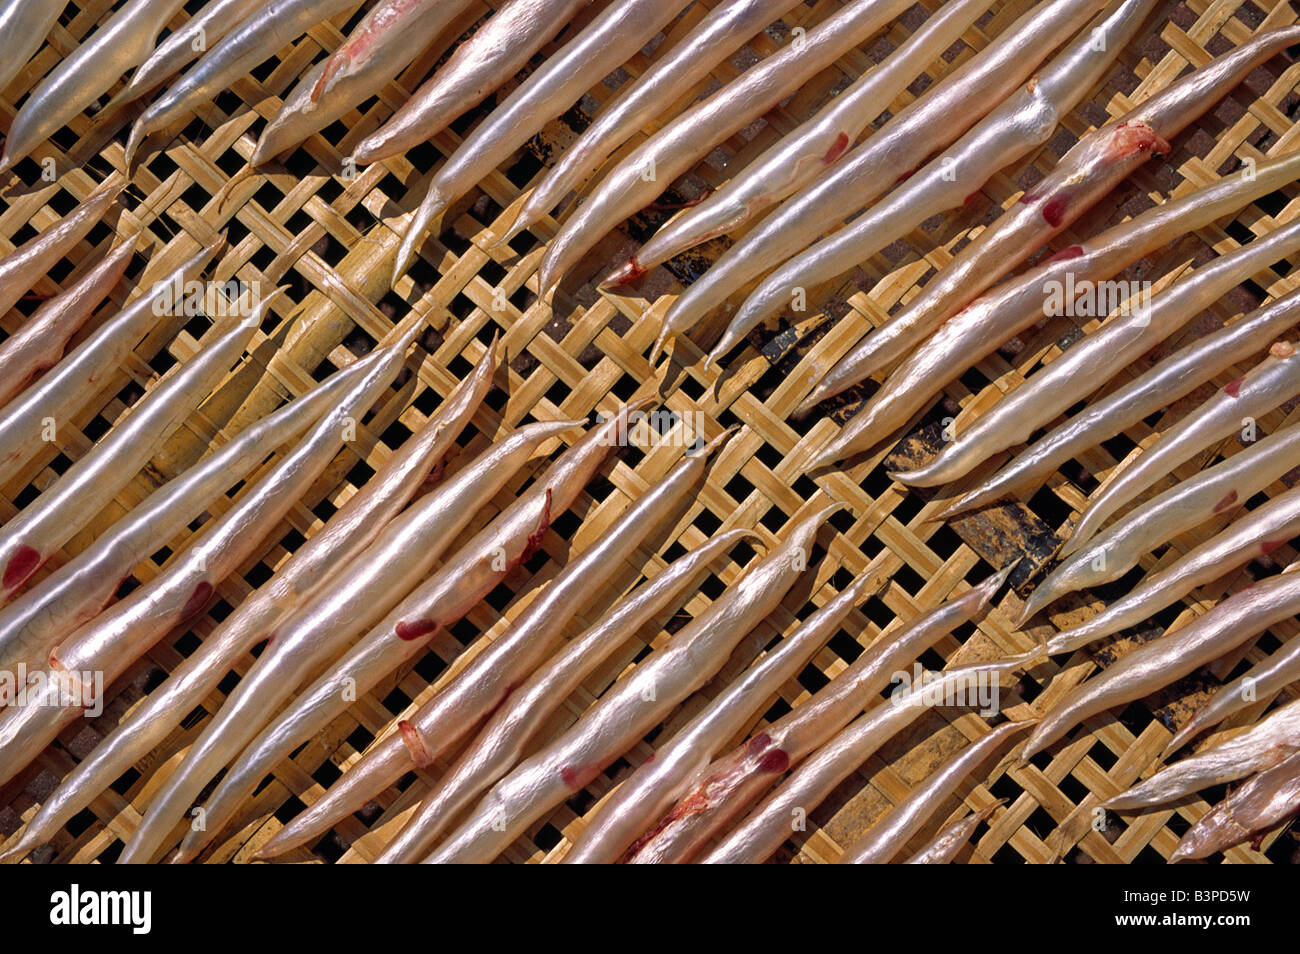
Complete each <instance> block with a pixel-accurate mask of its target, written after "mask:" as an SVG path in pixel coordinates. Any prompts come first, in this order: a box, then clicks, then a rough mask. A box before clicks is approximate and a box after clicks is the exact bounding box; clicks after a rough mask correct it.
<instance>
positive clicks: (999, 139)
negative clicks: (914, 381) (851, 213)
mask: <svg viewBox="0 0 1300 954" xmlns="http://www.w3.org/2000/svg"><path fill="white" fill-rule="evenodd" d="M1154 5H1155V0H1125V2H1124V3H1122V4H1120V5H1118V6H1116V7H1113V9H1112V8H1108V10H1110V11H1111V12H1110V13H1109V15H1108V16H1105V17H1104V18H1099V19H1098V20H1096V21H1094V23H1093V29H1092V30H1086V31H1084V32H1082V33H1081V34H1080V35H1079V36H1078V37H1076V38H1075V39H1074V41H1073V42H1072V43H1071V44H1070V45H1068V46H1067V47H1066V48H1065V49H1064V51H1063V52H1061V53H1060V54H1059V55H1057V56H1056V57H1055V58H1054V59H1052V60H1051V62H1049V63H1048V64H1047V65H1046V66H1044V67H1043V68H1042V70H1040V71H1039V72H1038V73H1037V74H1035V75H1034V76H1033V77H1032V78H1031V79H1030V80H1029V82H1028V83H1026V84H1025V86H1024V87H1023V88H1022V89H1020V90H1018V91H1017V92H1016V93H1014V94H1013V95H1012V96H1011V97H1010V98H1008V99H1007V101H1006V102H1004V103H1003V104H1002V105H1000V106H998V107H997V108H996V109H995V110H993V112H991V113H989V114H988V116H986V117H985V118H984V119H983V120H981V121H980V123H979V124H978V125H976V126H975V127H974V128H973V129H971V130H970V132H968V133H967V134H966V135H965V136H963V137H962V138H961V140H960V141H958V142H957V143H956V144H954V145H953V146H952V147H950V148H949V149H947V150H945V151H944V154H943V155H941V156H939V157H938V158H937V159H934V160H933V161H931V162H930V163H929V164H927V165H926V166H925V167H924V168H923V169H921V170H920V171H918V172H917V173H916V175H914V176H912V177H910V178H909V179H908V180H907V181H906V182H903V183H901V184H900V185H899V186H897V187H896V188H895V189H894V191H893V192H891V193H889V195H887V196H885V197H884V198H883V199H881V200H880V201H879V202H877V203H876V204H875V205H874V206H872V207H871V208H870V209H868V210H867V211H866V212H864V213H863V214H862V215H860V216H858V217H857V218H856V219H854V220H853V221H852V222H850V223H848V224H847V225H846V226H845V227H844V228H842V229H840V230H839V231H837V232H834V233H832V234H831V235H828V236H827V237H826V238H824V239H822V240H821V241H819V242H817V243H816V244H814V245H813V246H812V247H811V248H809V249H807V250H806V251H804V252H802V253H800V254H799V255H796V256H795V257H794V258H792V259H790V260H789V261H788V262H786V263H785V264H784V265H782V266H781V267H780V268H778V269H776V270H775V271H774V272H772V274H771V275H769V276H768V277H767V278H766V279H764V280H763V281H762V282H761V283H760V284H759V286H758V287H757V288H756V289H754V291H753V292H751V293H750V295H749V297H748V298H746V299H745V303H744V304H743V305H741V307H740V310H739V311H738V312H737V313H736V316H735V317H734V318H732V320H731V324H729V325H728V326H727V330H726V333H725V334H724V335H723V336H722V340H721V341H719V342H718V344H717V345H716V346H715V347H714V349H713V350H712V351H711V352H710V353H709V359H710V361H717V360H719V359H720V358H721V357H722V356H723V355H725V354H726V353H727V352H729V351H730V350H731V349H732V348H734V347H735V346H736V345H738V344H739V343H740V342H741V340H742V339H743V338H744V337H745V335H746V334H747V333H749V331H751V330H752V329H754V328H755V327H757V326H758V325H759V324H761V323H762V322H763V321H765V320H766V319H768V318H771V317H772V316H773V315H775V314H777V313H778V312H779V311H781V310H782V309H784V308H787V307H789V304H790V302H791V301H792V300H793V299H794V297H795V296H796V295H797V294H798V292H799V291H800V290H801V289H808V288H816V287H818V286H819V285H822V284H824V283H825V282H828V281H830V280H832V279H834V278H836V277H837V276H839V275H843V274H844V273H845V272H848V271H850V270H852V269H854V268H856V267H858V265H859V264H861V263H862V262H864V261H866V260H867V259H869V258H870V257H871V256H873V255H875V254H876V253H877V252H879V251H881V250H882V249H884V248H887V247H888V246H889V245H891V244H893V243H894V242H895V241H897V240H898V239H901V238H902V237H903V236H905V235H907V234H908V233H909V232H911V231H912V230H913V229H915V228H918V227H919V226H920V225H921V224H922V223H924V222H925V221H926V220H927V219H929V218H931V217H932V216H935V215H938V214H940V213H942V212H946V211H949V210H951V209H956V208H960V207H961V205H962V204H963V203H964V202H965V201H966V199H967V198H969V197H970V196H971V195H972V194H973V193H974V192H976V191H978V190H979V189H982V188H983V187H984V184H985V183H986V182H988V180H989V179H991V178H992V177H993V176H994V175H995V174H996V173H997V171H998V170H999V169H1002V168H1004V167H1006V166H1009V165H1011V164H1012V163H1014V162H1015V161H1017V160H1018V159H1021V158H1024V157H1025V156H1027V155H1028V154H1029V153H1030V152H1031V151H1033V150H1034V149H1037V148H1038V147H1040V146H1042V145H1044V144H1045V143H1046V142H1047V141H1048V140H1049V139H1051V138H1052V136H1053V135H1054V134H1055V133H1056V129H1057V126H1059V125H1060V122H1061V120H1062V119H1064V118H1065V117H1066V116H1067V115H1068V114H1069V113H1070V111H1071V110H1073V108H1074V107H1075V105H1076V104H1077V103H1078V102H1079V101H1080V100H1082V99H1083V97H1084V96H1085V95H1086V94H1087V93H1088V92H1090V91H1091V90H1092V87H1093V86H1094V85H1095V84H1096V83H1098V82H1099V81H1100V80H1101V79H1102V77H1103V76H1105V74H1106V73H1107V72H1108V71H1109V70H1110V67H1111V64H1112V63H1114V61H1115V57H1117V56H1118V55H1119V51H1120V50H1122V49H1123V48H1124V47H1126V46H1127V45H1128V43H1129V41H1130V40H1131V39H1132V38H1133V36H1134V34H1136V33H1137V30H1138V27H1140V26H1141V25H1142V22H1143V21H1144V20H1145V19H1146V18H1147V14H1149V13H1150V12H1151V10H1152V8H1153V7H1154ZM1095 35H1101V36H1104V37H1105V38H1106V40H1105V42H1104V43H1097V42H1096V41H1095V40H1094V36H1095Z"/></svg>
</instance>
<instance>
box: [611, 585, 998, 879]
mask: <svg viewBox="0 0 1300 954" xmlns="http://www.w3.org/2000/svg"><path fill="white" fill-rule="evenodd" d="M1009 572H1010V567H1008V568H1006V569H1004V570H1003V571H1002V572H1000V573H998V574H996V575H995V576H993V577H990V578H989V579H988V580H985V581H984V582H983V583H981V584H980V585H979V586H976V587H973V588H971V589H970V590H968V591H966V592H965V593H963V594H961V595H960V596H957V597H954V598H953V599H950V600H948V601H947V602H945V603H944V604H942V605H941V606H939V607H938V608H936V609H934V610H932V611H931V612H928V613H925V614H923V615H922V616H920V617H919V618H917V619H916V620H914V621H913V622H912V623H911V624H910V625H908V626H905V627H903V628H902V629H901V631H899V632H897V633H893V634H890V635H889V636H887V637H883V638H881V639H880V640H878V641H877V642H876V643H875V644H873V645H872V646H871V647H869V648H868V649H867V650H866V651H865V652H863V653H862V655H860V656H859V657H858V658H857V659H856V660H854V661H853V664H852V665H850V666H849V667H848V668H847V669H846V670H844V672H842V673H840V674H839V675H838V676H836V677H835V678H834V679H832V680H831V681H830V683H829V684H828V685H826V686H824V687H822V689H821V690H819V691H818V692H817V693H816V694H815V695H814V696H813V697H812V698H811V699H809V700H808V701H807V702H805V703H804V704H803V705H801V706H798V707H797V708H796V709H794V711H792V712H789V713H787V714H786V715H784V716H782V717H781V718H780V719H778V720H777V721H776V722H773V723H772V724H771V725H769V726H767V727H766V728H765V729H763V730H762V731H760V732H758V733H757V734H755V735H754V736H752V737H751V738H750V739H749V741H748V742H746V743H745V744H744V745H742V746H740V747H738V748H736V749H734V750H732V751H731V752H730V753H728V754H727V755H725V756H723V757H722V758H720V759H716V760H715V761H714V762H713V764H711V765H710V766H709V767H708V770H707V771H706V772H705V773H703V775H702V777H701V778H699V779H698V780H695V782H694V784H693V785H692V787H691V789H690V791H689V792H688V793H687V794H686V795H684V796H683V797H682V798H680V799H679V800H678V802H677V804H676V805H675V806H674V807H673V809H672V810H671V811H669V812H668V813H667V814H666V815H665V816H664V817H663V818H662V819H660V820H659V821H658V822H657V823H656V825H655V827H653V828H651V829H650V830H649V831H647V832H646V833H644V834H643V835H642V837H641V838H640V839H638V841H637V842H636V843H635V844H634V845H633V846H632V848H631V849H629V852H628V856H629V857H631V858H636V857H637V856H639V855H644V856H645V857H646V858H650V859H653V860H655V861H661V862H674V863H675V862H686V861H690V860H691V859H692V858H694V857H695V855H696V853H697V852H699V851H700V850H701V849H702V848H703V846H704V845H706V844H708V842H709V840H710V839H711V838H713V836H714V835H717V834H719V833H721V832H722V831H724V830H725V828H726V826H727V825H729V824H730V823H731V821H732V820H733V819H735V818H737V817H739V816H740V815H741V813H743V812H744V811H745V810H746V809H747V808H748V807H749V806H750V805H751V804H752V803H753V802H755V801H756V800H758V799H759V798H760V797H761V796H762V795H763V793H764V792H765V791H767V790H768V788H770V787H771V786H772V784H773V783H774V782H775V781H776V780H777V778H778V776H779V774H780V772H776V771H774V769H775V768H778V767H780V771H784V770H785V768H784V767H785V766H789V765H795V764H797V763H798V762H799V760H800V759H802V758H804V757H805V756H806V755H808V754H809V753H811V752H814V751H816V750H817V749H818V748H819V747H820V746H821V745H823V744H824V743H825V742H827V741H828V740H829V739H831V738H832V737H834V735H835V733H837V732H839V731H840V730H841V729H843V728H844V727H845V726H846V725H848V724H849V722H850V721H852V720H853V718H854V717H855V716H857V715H858V714H859V713H860V712H862V710H863V708H865V706H866V705H869V704H870V703H871V701H872V700H873V699H874V698H875V696H876V694H877V693H878V692H880V691H881V690H882V689H884V688H885V687H886V686H887V685H889V683H890V680H891V679H893V678H894V676H895V674H896V673H897V672H898V671H899V670H900V669H903V668H905V667H906V666H907V665H908V664H909V663H911V662H912V661H913V660H914V659H916V658H917V657H919V656H920V655H921V654H922V653H923V652H925V651H926V650H927V649H929V648H930V647H931V646H933V645H934V644H935V643H937V642H938V641H939V640H940V639H942V638H943V637H944V636H946V635H948V634H949V633H951V632H952V631H953V629H955V628H956V627H958V626H960V625H961V624H962V623H965V622H967V621H968V620H971V619H973V618H975V616H976V615H977V614H979V613H980V612H982V611H983V609H984V608H985V607H986V606H987V605H988V603H989V600H991V599H992V598H993V595H994V594H995V593H996V592H997V591H998V589H999V588H1000V587H1001V585H1002V583H1003V582H1005V580H1006V575H1007V574H1008V573H1009Z"/></svg>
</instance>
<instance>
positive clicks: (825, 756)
mask: <svg viewBox="0 0 1300 954" xmlns="http://www.w3.org/2000/svg"><path fill="white" fill-rule="evenodd" d="M1015 665H1016V664H1014V663H1007V662H1004V663H993V664H979V665H976V666H962V667H959V668H957V669H953V670H948V671H946V672H938V673H934V672H931V673H927V674H926V675H925V676H924V680H923V682H922V684H921V685H914V686H902V685H900V686H898V687H896V688H895V690H894V692H893V693H892V694H891V696H890V698H888V699H886V700H885V701H884V702H882V703H880V704H879V705H877V706H875V707H874V708H872V709H869V710H867V713H866V714H865V715H863V716H860V717H859V718H858V719H857V720H856V721H854V722H853V723H852V724H851V725H849V726H848V727H847V728H845V729H844V730H843V731H841V732H839V733H838V734H837V735H835V737H834V738H832V739H831V740H830V741H829V742H827V743H826V744H825V745H824V746H822V747H821V748H819V749H818V750H817V751H816V752H815V753H814V754H813V755H811V756H809V758H808V759H807V760H805V761H804V762H803V763H801V764H800V765H799V767H798V768H796V769H795V770H794V771H793V772H791V773H790V774H789V775H788V776H786V778H785V780H784V781H782V782H781V784H780V785H778V786H777V788H776V789H775V790H774V791H773V792H772V794H771V795H769V796H768V797H767V798H766V799H765V800H764V801H763V803H762V804H761V805H759V806H758V807H757V808H755V809H754V811H753V812H751V813H750V815H749V817H747V818H746V819H745V820H744V821H743V822H741V824H740V825H738V826H737V827H736V828H735V829H733V830H732V831H731V833H730V834H729V835H727V837H726V838H724V839H723V840H722V841H721V842H720V843H719V844H718V846H717V847H716V848H714V849H713V850H712V851H711V852H709V854H708V855H706V856H705V857H704V859H703V861H704V863H705V864H742V863H744V864H757V863H759V862H761V861H763V860H764V859H766V858H767V857H768V856H769V855H771V854H772V852H774V851H775V850H776V849H777V848H780V847H781V845H782V843H783V842H784V841H785V840H786V839H787V838H788V837H790V835H791V834H792V829H791V819H792V818H794V817H795V815H794V814H792V813H793V812H794V811H795V810H796V809H803V810H804V811H805V812H808V811H812V810H813V809H814V808H816V807H817V806H818V805H820V804H821V803H822V802H823V801H824V800H825V799H826V796H828V795H829V794H830V793H831V792H832V791H833V790H834V789H835V787H836V786H837V785H839V784H840V783H841V782H843V781H844V780H845V779H846V778H848V777H849V775H850V774H852V773H853V772H854V771H855V770H856V769H857V768H858V767H859V766H861V765H862V763H863V762H865V761H866V760H867V759H869V758H870V757H871V755H872V754H873V753H874V752H876V750H877V749H879V748H880V747H881V746H882V745H884V744H885V743H886V742H887V741H889V740H890V739H891V738H893V737H894V736H895V735H897V734H898V733H899V732H901V731H902V730H903V729H904V728H906V727H907V726H909V725H911V724H912V723H913V722H915V721H916V720H917V719H919V718H921V716H923V715H925V714H926V713H928V712H930V711H932V707H931V706H930V705H927V704H926V703H925V702H924V701H923V700H924V698H926V697H925V696H923V693H924V692H927V691H928V692H932V693H946V692H947V689H948V687H956V686H959V685H964V684H965V683H966V681H967V680H969V679H971V678H972V677H973V676H975V675H977V674H984V675H987V674H991V673H996V672H1003V671H1006V670H1007V669H1009V668H1014V667H1015ZM909 675H910V674H909ZM777 774H779V772H778V773H777ZM685 860H688V859H685V858H676V859H672V858H661V857H656V856H655V855H654V854H653V853H651V852H647V851H646V850H645V849H642V850H641V852H639V853H638V854H637V855H636V856H635V857H634V858H632V861H633V862H634V863H636V864H647V863H659V862H664V861H678V862H680V861H685Z"/></svg>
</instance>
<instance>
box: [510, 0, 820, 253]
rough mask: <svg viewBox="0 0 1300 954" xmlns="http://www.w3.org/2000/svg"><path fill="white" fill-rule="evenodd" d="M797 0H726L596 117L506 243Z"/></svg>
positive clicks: (537, 191) (523, 212)
mask: <svg viewBox="0 0 1300 954" xmlns="http://www.w3.org/2000/svg"><path fill="white" fill-rule="evenodd" d="M796 3H797V0H725V2H723V3H720V4H718V5H717V6H716V7H714V8H713V9H712V10H710V11H709V13H708V15H707V16H706V17H705V18H704V20H703V21H701V23H700V24H699V25H698V26H697V27H696V28H695V29H694V30H693V31H692V32H691V33H690V34H688V35H687V36H686V37H685V38H684V39H683V40H681V42H679V43H677V44H676V45H674V46H673V47H672V49H670V50H669V51H668V52H667V53H665V54H664V56H663V57H662V58H660V59H658V60H656V61H655V63H654V65H653V66H651V67H650V69H648V70H646V72H645V73H643V74H642V75H641V76H639V77H637V79H636V80H635V81H634V82H633V84H632V86H631V88H630V89H628V90H627V92H626V93H624V94H622V95H620V96H619V97H618V98H617V99H616V100H615V101H613V102H611V103H610V104H609V105H608V106H607V107H606V108H605V109H603V110H602V111H601V112H600V114H599V115H598V116H597V117H596V121H595V122H594V123H592V124H591V125H590V126H588V127H587V129H586V130H585V131H584V132H583V134H582V135H581V136H580V137H578V141H577V142H575V143H574V144H573V145H572V146H570V147H569V148H568V149H567V150H566V151H565V153H564V155H563V156H562V157H561V158H560V161H559V162H558V163H556V165H555V168H553V169H552V170H551V171H550V172H549V173H547V175H546V177H545V178H544V179H543V180H542V182H541V184H540V185H538V186H537V188H536V189H534V190H533V193H532V195H530V196H529V197H528V200H527V201H526V202H525V203H524V206H523V208H522V209H520V211H519V215H518V216H517V217H516V218H515V221H514V223H513V224H512V225H511V226H510V231H509V232H508V233H507V234H506V235H505V236H504V237H503V238H502V239H501V243H505V242H508V241H509V240H510V239H511V238H513V237H514V236H516V235H518V234H519V233H520V232H522V231H523V230H524V229H526V228H528V227H529V226H531V225H533V224H534V223H536V222H538V221H539V220H540V219H541V218H542V216H544V215H546V213H547V212H549V211H551V209H553V208H555V206H557V205H559V203H560V202H561V200H563V199H564V197H565V196H566V195H568V194H569V192H571V191H572V190H574V189H577V188H579V187H580V186H581V185H582V184H583V183H584V182H586V181H587V180H588V179H589V178H591V176H593V175H594V174H595V173H596V171H597V170H599V169H600V167H601V166H602V165H603V164H604V162H605V160H606V159H608V158H609V157H610V156H612V155H613V154H614V153H615V152H616V151H617V150H618V148H619V147H620V146H621V145H623V143H625V142H627V141H628V140H629V139H630V138H631V137H632V136H634V135H636V134H637V133H638V132H640V131H642V130H643V129H645V128H646V127H647V126H649V125H650V124H651V123H652V122H654V120H655V119H656V118H657V117H659V116H661V115H662V114H663V113H664V112H665V111H667V110H668V109H669V108H670V107H671V106H672V105H673V104H674V103H676V102H677V101H678V100H679V99H681V98H682V97H683V96H685V95H686V94H687V93H689V92H690V91H691V90H692V89H693V88H694V87H695V85H696V84H697V83H698V82H700V80H703V79H705V78H706V77H708V75H709V73H710V72H711V71H712V69H713V68H714V67H715V66H717V65H718V63H720V62H722V61H723V60H724V59H726V58H727V57H728V56H730V55H731V54H732V53H734V52H735V51H736V50H737V49H739V47H740V46H741V45H742V44H743V43H745V42H746V41H747V40H748V39H749V38H750V37H752V36H754V35H755V34H756V33H758V32H759V31H760V30H762V29H763V28H764V27H766V26H768V25H769V24H770V23H772V21H774V20H776V19H778V18H779V17H781V16H782V15H783V14H785V13H787V12H789V11H790V10H791V9H793V8H794V7H795V5H796Z"/></svg>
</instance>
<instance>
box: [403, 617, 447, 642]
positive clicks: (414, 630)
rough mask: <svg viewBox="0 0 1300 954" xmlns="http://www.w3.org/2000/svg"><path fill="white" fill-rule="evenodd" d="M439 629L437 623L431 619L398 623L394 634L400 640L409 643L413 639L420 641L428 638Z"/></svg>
mask: <svg viewBox="0 0 1300 954" xmlns="http://www.w3.org/2000/svg"><path fill="white" fill-rule="evenodd" d="M437 629H438V624H437V622H436V621H434V620H431V619H417V620H416V621H415V622H413V623H407V622H405V621H403V622H401V623H398V624H397V625H396V626H395V627H394V628H393V632H395V633H396V634H397V638H398V639H404V640H406V641H407V642H408V643H409V642H410V641H411V640H413V639H419V638H420V637H421V636H428V635H429V634H430V633H432V632H435V631H436V630H437Z"/></svg>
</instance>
